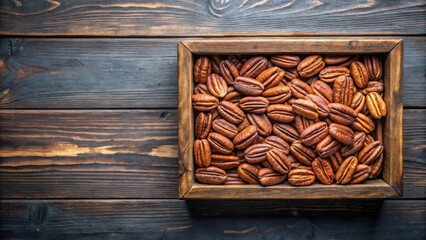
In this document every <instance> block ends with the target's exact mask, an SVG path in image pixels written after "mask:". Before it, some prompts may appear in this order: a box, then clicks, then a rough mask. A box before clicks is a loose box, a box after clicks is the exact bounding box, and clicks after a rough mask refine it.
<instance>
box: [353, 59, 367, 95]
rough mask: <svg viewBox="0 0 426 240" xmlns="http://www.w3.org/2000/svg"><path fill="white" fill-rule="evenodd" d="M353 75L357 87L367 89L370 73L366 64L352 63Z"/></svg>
mask: <svg viewBox="0 0 426 240" xmlns="http://www.w3.org/2000/svg"><path fill="white" fill-rule="evenodd" d="M351 75H352V79H353V80H354V82H355V85H356V86H357V87H359V88H365V87H366V86H367V84H368V71H367V68H366V67H365V65H364V63H362V62H358V61H354V62H352V63H351Z"/></svg>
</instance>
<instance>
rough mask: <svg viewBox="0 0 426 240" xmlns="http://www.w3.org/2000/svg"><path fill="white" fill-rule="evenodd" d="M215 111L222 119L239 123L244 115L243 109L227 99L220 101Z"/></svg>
mask: <svg viewBox="0 0 426 240" xmlns="http://www.w3.org/2000/svg"><path fill="white" fill-rule="evenodd" d="M217 111H218V112H219V114H220V115H221V116H222V117H223V118H224V119H226V120H227V121H228V122H230V123H233V124H239V123H241V122H242V121H243V120H244V118H245V117H246V115H245V114H244V112H243V110H241V109H240V108H239V107H238V106H237V105H235V104H233V103H231V102H228V101H221V102H220V103H219V106H218V107H217Z"/></svg>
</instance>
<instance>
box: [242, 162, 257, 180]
mask: <svg viewBox="0 0 426 240" xmlns="http://www.w3.org/2000/svg"><path fill="white" fill-rule="evenodd" d="M258 171H259V169H257V167H255V166H253V165H251V164H248V163H243V164H241V165H240V166H238V176H240V178H241V179H242V180H244V181H246V182H247V183H250V184H258V182H259V178H258V176H257V174H258Z"/></svg>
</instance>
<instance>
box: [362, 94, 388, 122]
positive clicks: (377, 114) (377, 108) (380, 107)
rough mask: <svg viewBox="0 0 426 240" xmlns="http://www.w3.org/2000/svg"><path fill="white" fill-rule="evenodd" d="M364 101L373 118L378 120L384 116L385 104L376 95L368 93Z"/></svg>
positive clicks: (380, 97)
mask: <svg viewBox="0 0 426 240" xmlns="http://www.w3.org/2000/svg"><path fill="white" fill-rule="evenodd" d="M365 101H366V104H367V107H368V110H369V111H370V114H371V116H372V117H373V118H375V119H380V118H382V117H385V116H386V113H387V111H386V103H385V101H384V100H383V98H382V96H380V95H379V94H378V93H376V92H370V93H368V94H367V97H366V100H365Z"/></svg>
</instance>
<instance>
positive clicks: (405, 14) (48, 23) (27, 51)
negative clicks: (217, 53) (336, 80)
mask: <svg viewBox="0 0 426 240" xmlns="http://www.w3.org/2000/svg"><path fill="white" fill-rule="evenodd" d="M425 16H426V2H425V1H424V0H417V1H385V0H376V1H368V0H363V1H349V0H345V1H332V0H323V1H316V0H312V1H275V0H274V1H268V0H262V1H254V0H232V1H231V0H229V1H228V0H208V1H190V0H185V1H170V0H167V1H151V2H148V1H118V0H108V1H100V0H85V1H83V0H74V1H56V0H5V1H1V2H0V236H2V238H5V239H26V238H40V239H58V238H64V239H75V238H79V239H92V238H107V239H117V238H119V239H120V238H121V239H129V238H136V239H141V238H143V239H191V238H196V239H217V238H219V239H280V238H289V239H294V238H302V239H342V238H345V239H362V238H364V239H371V238H374V239H424V238H426V200H425V199H426V178H425V176H426V94H425V92H426V18H425ZM218 36H226V37H253V38H256V37H259V36H272V37H292V36H303V38H307V37H316V36H322V37H326V36H333V37H334V38H336V37H340V36H346V37H365V36H372V37H381V38H401V39H403V40H404V82H403V103H404V108H405V109H404V116H403V118H404V193H403V196H402V197H400V198H398V199H392V200H384V201H383V200H369V201H359V200H335V201H331V200H323V201H181V200H177V196H178V195H177V181H178V173H177V168H178V167H177V110H176V107H177V62H176V61H177V56H176V53H177V51H176V46H177V43H178V42H179V41H181V40H185V39H189V38H191V39H192V38H200V37H202V38H215V37H218Z"/></svg>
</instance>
